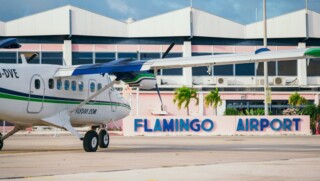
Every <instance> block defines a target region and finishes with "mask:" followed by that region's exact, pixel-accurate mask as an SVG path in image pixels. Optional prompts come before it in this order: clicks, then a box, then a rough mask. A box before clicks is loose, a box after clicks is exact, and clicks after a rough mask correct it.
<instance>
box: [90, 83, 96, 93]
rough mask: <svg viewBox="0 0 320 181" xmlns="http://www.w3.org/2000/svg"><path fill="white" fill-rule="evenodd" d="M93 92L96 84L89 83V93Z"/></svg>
mask: <svg viewBox="0 0 320 181" xmlns="http://www.w3.org/2000/svg"><path fill="white" fill-rule="evenodd" d="M94 91H96V84H95V83H93V82H91V83H90V92H94Z"/></svg>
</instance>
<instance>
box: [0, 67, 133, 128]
mask: <svg viewBox="0 0 320 181" xmlns="http://www.w3.org/2000/svg"><path fill="white" fill-rule="evenodd" d="M59 67H61V66H58V65H36V64H34V65H33V64H0V119H1V120H6V121H9V122H11V123H14V124H17V125H23V126H34V125H46V124H47V123H46V122H45V121H43V119H44V118H48V117H51V116H53V115H55V114H57V113H59V112H61V111H64V110H71V109H72V108H74V107H76V106H78V105H79V104H80V103H81V102H82V101H83V100H85V99H87V98H88V97H89V96H91V95H92V94H94V93H96V92H97V90H98V89H100V88H101V87H104V86H105V85H107V84H109V83H110V82H111V80H110V77H109V76H108V75H107V74H106V75H105V76H103V75H100V74H95V75H83V76H70V77H62V78H54V74H55V73H56V71H57V69H58V68H59ZM129 113H130V106H129V104H128V102H127V101H126V100H125V99H124V98H123V97H122V96H121V95H120V94H119V93H118V92H117V91H116V90H115V89H114V88H113V87H111V88H108V89H107V90H105V91H104V92H102V93H101V94H99V95H98V96H97V97H95V98H93V99H92V100H91V101H90V102H89V103H87V104H85V105H84V106H83V107H81V108H78V109H77V110H76V111H74V112H72V113H71V114H70V121H71V124H72V125H73V126H85V125H99V124H106V123H107V122H108V121H111V120H114V121H116V120H119V119H122V118H124V117H126V116H128V115H129Z"/></svg>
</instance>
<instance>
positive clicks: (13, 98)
mask: <svg viewBox="0 0 320 181" xmlns="http://www.w3.org/2000/svg"><path fill="white" fill-rule="evenodd" d="M0 98H3V99H11V100H20V101H31V102H44V103H53V104H80V103H81V101H66V100H52V99H39V98H32V97H31V98H29V97H24V96H17V95H12V94H6V93H0ZM86 105H97V106H121V107H125V108H128V109H130V106H129V105H126V104H121V103H112V102H88V103H87V104H86Z"/></svg>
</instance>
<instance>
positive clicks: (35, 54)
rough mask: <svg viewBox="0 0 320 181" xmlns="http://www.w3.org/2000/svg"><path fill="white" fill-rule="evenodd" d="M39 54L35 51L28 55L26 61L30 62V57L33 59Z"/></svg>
mask: <svg viewBox="0 0 320 181" xmlns="http://www.w3.org/2000/svg"><path fill="white" fill-rule="evenodd" d="M37 56H39V53H38V52H35V53H34V54H32V55H31V57H29V58H28V59H27V63H30V62H31V60H32V59H34V58H35V57H37Z"/></svg>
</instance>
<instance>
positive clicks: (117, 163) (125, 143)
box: [0, 133, 320, 181]
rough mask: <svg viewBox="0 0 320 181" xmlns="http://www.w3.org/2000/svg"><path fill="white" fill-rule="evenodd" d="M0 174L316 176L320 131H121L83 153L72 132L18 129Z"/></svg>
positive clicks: (0, 155) (152, 179) (147, 179)
mask: <svg viewBox="0 0 320 181" xmlns="http://www.w3.org/2000/svg"><path fill="white" fill-rule="evenodd" d="M4 144H5V145H4V148H3V150H2V151H0V180H50V181H51V180H77V181H82V180H92V181H96V180H108V181H109V180H110V181H113V180H115V181H118V180H144V181H158V180H159V181H160V180H304V181H307V180H320V136H214V137H211V136H210V137H209V136H207V137H198V136H186V137H123V136H116V135H115V134H112V136H111V142H110V146H109V148H108V149H98V151H97V152H95V153H86V152H84V151H83V149H82V142H81V141H79V140H77V139H76V138H75V137H74V136H72V135H70V134H63V133H60V134H58V135H57V136H55V137H54V136H53V134H19V135H14V136H12V137H10V138H9V139H7V140H5V143H4Z"/></svg>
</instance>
